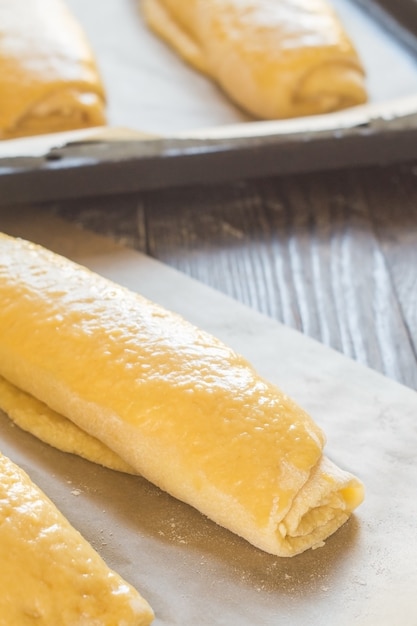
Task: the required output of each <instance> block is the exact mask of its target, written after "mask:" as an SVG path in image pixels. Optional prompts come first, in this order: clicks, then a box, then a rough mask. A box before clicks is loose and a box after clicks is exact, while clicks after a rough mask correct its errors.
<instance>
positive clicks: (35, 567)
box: [0, 453, 154, 626]
mask: <svg viewBox="0 0 417 626" xmlns="http://www.w3.org/2000/svg"><path fill="white" fill-rule="evenodd" d="M0 563H1V567H0V585H1V593H0V626H29V625H31V624H37V625H38V626H52V625H56V626H58V624H63V625H67V626H70V625H71V624H73V625H74V626H75V625H76V624H77V625H79V626H81V625H82V624H91V625H93V624H94V626H109V625H110V624H113V625H116V624H120V625H122V624H123V625H124V626H148V625H149V624H150V623H151V622H152V621H153V617H154V615H153V611H152V609H151V608H150V606H149V605H148V603H147V602H146V601H145V600H144V599H143V598H142V596H141V595H140V594H139V593H138V592H137V591H136V590H135V589H134V588H133V587H132V586H131V585H129V583H127V582H126V581H125V580H123V579H122V578H121V577H120V576H119V575H118V574H117V573H116V572H114V571H113V570H111V569H109V568H108V567H107V565H106V564H105V563H104V561H103V560H102V559H101V557H100V556H99V555H98V553H97V552H96V551H95V550H94V549H93V548H92V546H91V545H90V544H89V543H88V542H87V541H86V540H85V539H84V538H83V537H82V536H81V535H80V533H79V532H78V531H77V530H75V528H73V527H72V526H71V524H70V523H69V522H68V521H67V520H66V518H65V517H64V516H63V515H62V514H61V513H60V512H59V511H58V509H57V508H56V506H55V505H54V504H53V503H52V502H51V501H50V500H49V498H47V496H46V495H45V494H44V493H43V492H42V491H41V490H40V489H39V488H38V487H37V486H36V485H35V484H34V483H33V482H32V481H31V479H30V478H29V476H28V475H27V474H26V473H25V472H24V471H23V470H22V469H21V468H19V467H18V466H17V465H15V464H14V463H13V462H12V461H11V460H10V459H8V458H7V457H6V456H4V455H3V454H1V453H0Z"/></svg>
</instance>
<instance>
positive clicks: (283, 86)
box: [142, 0, 367, 119]
mask: <svg viewBox="0 0 417 626" xmlns="http://www.w3.org/2000/svg"><path fill="white" fill-rule="evenodd" d="M142 9H143V13H144V16H145V19H146V21H147V23H148V24H149V26H150V27H151V28H152V29H153V30H154V31H155V33H157V34H158V35H159V36H160V37H162V38H163V39H164V40H165V41H166V42H168V43H169V44H170V45H171V46H172V47H173V48H174V49H175V50H176V51H177V52H178V53H179V54H180V55H181V56H182V57H183V58H184V59H185V60H186V61H188V62H189V63H190V64H191V65H193V66H194V67H195V68H196V69H198V70H199V71H201V72H203V73H205V74H207V75H208V76H210V77H211V78H212V79H214V80H215V81H216V82H217V83H218V84H219V85H220V87H221V88H222V89H223V90H224V91H225V93H226V94H228V96H229V97H230V98H231V99H232V100H233V101H234V102H235V103H237V104H238V105H239V106H240V107H242V108H243V109H245V110H246V111H248V112H249V113H251V114H252V115H254V116H255V117H258V118H264V119H279V118H290V117H298V116H304V115H313V114H317V113H327V112H330V111H336V110H339V109H343V108H346V107H350V106H353V105H357V104H361V103H363V102H365V101H366V99H367V94H366V88H365V84H364V69H363V66H362V64H361V61H360V60H359V57H358V54H357V52H356V51H355V49H354V47H353V44H352V41H351V40H350V38H349V36H348V35H347V33H346V31H345V29H344V28H343V26H342V24H341V22H340V20H339V19H338V17H337V16H336V14H335V12H334V11H333V9H332V8H331V7H330V5H329V4H327V2H326V0H274V1H271V0H210V2H207V0H142Z"/></svg>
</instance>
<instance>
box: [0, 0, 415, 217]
mask: <svg viewBox="0 0 417 626" xmlns="http://www.w3.org/2000/svg"><path fill="white" fill-rule="evenodd" d="M332 2H333V4H334V5H335V7H336V9H337V10H338V12H339V14H340V16H341V17H342V19H343V21H344V24H345V25H346V28H347V30H348V32H349V33H350V35H351V36H352V38H353V40H354V42H355V44H356V46H357V48H358V50H359V53H360V54H361V57H362V59H363V61H364V65H365V68H366V70H367V74H368V89H369V93H370V103H369V104H367V105H364V106H360V107H355V108H352V109H349V110H346V111H342V112H338V113H333V114H329V115H320V116H314V117H304V118H298V119H295V120H284V121H272V122H254V121H251V120H250V119H249V118H248V117H247V116H245V115H244V114H242V113H241V112H240V111H238V110H237V109H236V108H235V107H234V106H233V105H232V104H231V103H230V102H229V101H228V99H227V98H226V97H225V96H224V95H223V94H221V93H220V92H219V91H218V89H217V88H216V86H215V85H214V84H212V83H211V82H210V81H209V80H207V79H206V78H205V77H202V76H200V75H198V74H197V73H196V72H194V71H193V70H191V69H190V68H189V67H187V66H185V64H184V63H183V62H182V61H181V60H180V59H179V58H177V56H176V55H175V54H174V53H173V52H172V51H171V50H169V49H168V48H167V47H166V46H165V45H164V44H163V43H162V42H161V41H159V39H157V38H156V37H155V36H154V35H153V34H152V33H151V32H149V30H148V29H147V28H146V26H145V25H144V23H143V21H142V19H141V16H140V11H139V10H138V3H137V2H136V1H134V0H103V2H101V3H100V6H99V5H98V2H97V1H94V0H93V1H92V2H88V3H86V2H84V1H83V0H68V3H69V5H70V6H71V8H72V10H73V11H74V13H75V14H76V15H77V17H78V18H79V20H80V22H81V23H82V24H83V26H84V28H85V29H86V31H87V34H88V36H89V38H90V40H91V42H92V44H93V47H94V49H95V51H96V54H97V58H98V61H99V65H100V69H101V71H102V74H103V78H104V82H105V84H106V86H107V90H108V95H109V126H108V127H107V128H100V129H91V130H88V131H80V132H72V133H64V134H58V135H44V136H42V137H34V138H28V139H23V140H22V139H19V140H12V141H4V142H1V143H0V204H3V205H5V204H10V203H14V202H26V201H32V202H34V201H44V200H52V199H59V198H66V197H77V196H89V195H99V194H112V193H122V192H132V191H138V190H144V189H156V188H160V187H169V186H179V185H186V184H195V183H212V182H224V181H227V180H233V179H237V178H249V177H262V176H269V175H279V174H288V173H295V172H303V171H315V170H323V169H332V168H341V167H351V166H361V165H367V164H389V163H394V162H401V161H408V160H412V159H415V158H417V0H332ZM98 10H99V11H100V20H97V11H98ZM115 23H117V24H118V27H117V28H114V24H115ZM121 33H123V36H121Z"/></svg>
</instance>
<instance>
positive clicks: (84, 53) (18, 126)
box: [0, 0, 105, 139]
mask: <svg viewBox="0 0 417 626" xmlns="http://www.w3.org/2000/svg"><path fill="white" fill-rule="evenodd" d="M0 94H1V106H0V139H9V138H14V137H22V136H27V135H37V134H43V133H52V132H58V131H66V130H72V129H76V128H84V127H89V126H101V125H103V124H104V123H105V95H104V89H103V85H102V82H101V80H100V77H99V75H98V71H97V67H96V63H95V60H94V57H93V55H92V52H91V49H90V46H89V44H88V42H87V39H86V37H85V35H84V33H83V32H82V30H81V28H80V26H79V24H78V23H77V22H76V20H75V19H74V18H73V16H72V15H71V14H70V12H69V11H68V9H67V7H66V5H65V4H64V2H63V1H62V0H30V1H29V2H28V1H27V0H0Z"/></svg>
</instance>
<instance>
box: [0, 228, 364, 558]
mask: <svg viewBox="0 0 417 626" xmlns="http://www.w3.org/2000/svg"><path fill="white" fill-rule="evenodd" d="M0 298H1V301H2V307H1V309H0V374H1V375H2V376H3V377H4V378H5V379H6V380H8V381H10V382H11V383H12V384H14V385H16V386H17V387H19V388H20V389H22V390H24V391H25V392H27V393H29V394H31V395H32V396H34V397H35V398H37V399H39V400H40V401H42V402H44V403H45V404H47V405H48V406H49V407H51V408H52V409H53V410H54V411H57V412H58V413H60V414H62V415H64V416H65V417H67V418H68V419H70V420H71V421H73V422H74V423H75V424H77V425H78V426H79V427H80V428H81V429H83V430H85V431H86V432H88V433H90V434H91V435H93V436H94V437H96V438H97V439H99V440H100V441H102V442H103V443H104V444H106V445H107V446H108V447H109V448H111V449H112V450H114V451H115V452H116V453H117V454H118V455H119V456H120V457H121V458H122V459H124V461H125V462H126V463H128V464H129V465H131V466H132V467H133V468H135V470H136V471H137V472H139V473H141V474H142V475H143V476H145V477H146V478H148V479H149V480H151V481H152V482H154V483H155V484H157V485H158V486H160V487H161V488H162V489H164V490H166V491H168V492H169V493H171V494H172V495H174V496H175V497H177V498H179V499H181V500H184V501H185V502H188V503H189V504H192V505H193V506H195V507H196V508H197V509H199V510H200V511H202V512H203V513H205V514H206V515H207V516H209V517H211V518H212V519H213V520H214V521H216V522H218V523H219V524H222V525H224V526H226V527H227V528H229V529H230V530H232V531H234V532H236V533H238V534H240V535H242V536H243V537H245V538H246V539H248V540H249V541H251V542H252V543H254V544H255V545H257V546H258V547H261V548H262V549H264V550H267V551H270V552H273V553H276V554H280V555H285V556H290V555H292V554H296V553H298V552H301V551H302V550H305V549H307V548H308V547H311V546H313V545H315V544H316V543H318V542H320V541H321V540H322V539H323V538H325V537H327V536H328V535H329V534H330V533H331V532H333V531H334V530H336V528H337V527H338V526H340V525H341V523H343V522H344V521H345V520H346V519H347V517H348V516H349V514H350V512H351V511H352V510H353V508H355V507H356V506H357V505H358V504H359V503H360V501H361V499H362V497H363V488H362V485H361V484H360V482H359V481H357V480H356V479H355V478H354V477H353V476H351V475H349V474H343V473H342V472H340V470H336V469H334V471H333V469H332V465H331V464H330V463H329V462H327V461H325V460H324V459H323V453H322V447H323V443H324V436H323V434H322V432H321V430H320V429H319V428H318V427H317V426H316V425H315V423H314V422H313V420H312V419H311V418H310V417H309V416H308V415H307V414H306V413H305V412H304V411H303V410H302V409H301V408H300V407H298V406H297V405H296V404H295V403H294V402H293V401H292V400H291V399H289V398H288V397H287V396H285V394H283V393H282V392H281V391H279V390H278V389H277V388H276V387H275V386H273V385H272V384H270V383H269V382H267V381H265V380H263V379H262V378H260V377H259V376H258V375H257V373H256V372H255V371H254V369H253V368H252V367H251V366H250V365H249V364H248V363H247V362H246V361H245V359H243V358H242V357H241V356H239V355H237V354H236V353H235V352H233V350H231V349H230V348H229V347H227V346H225V345H224V344H223V343H222V342H220V341H219V340H217V339H215V338H214V337H212V336H211V335H209V334H207V333H205V332H203V331H202V330H200V329H198V328H196V327H195V326H193V325H191V324H189V323H188V322H186V321H185V320H183V319H182V318H181V317H179V316H177V315H175V314H173V313H171V312H169V311H166V310H165V309H163V308H162V307H160V306H158V305H156V304H154V303H152V302H149V301H148V300H146V299H145V298H143V297H141V296H139V295H137V294H134V293H132V292H130V291H128V290H126V289H123V288H122V287H120V286H118V285H116V284H114V283H111V282H109V281H107V280H105V279H103V278H101V277H99V276H97V275H95V274H93V273H91V272H89V271H88V270H86V269H85V268H82V267H80V266H77V265H75V264H72V263H71V262H69V261H68V260H66V259H63V258H62V257H59V256H57V255H53V254H52V253H50V252H48V251H47V250H44V249H42V248H40V247H37V246H34V245H31V244H29V243H26V242H24V241H21V240H15V239H13V238H9V237H6V236H2V237H1V238H0ZM294 507H295V508H294ZM294 511H297V514H296V515H295V514H294Z"/></svg>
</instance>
